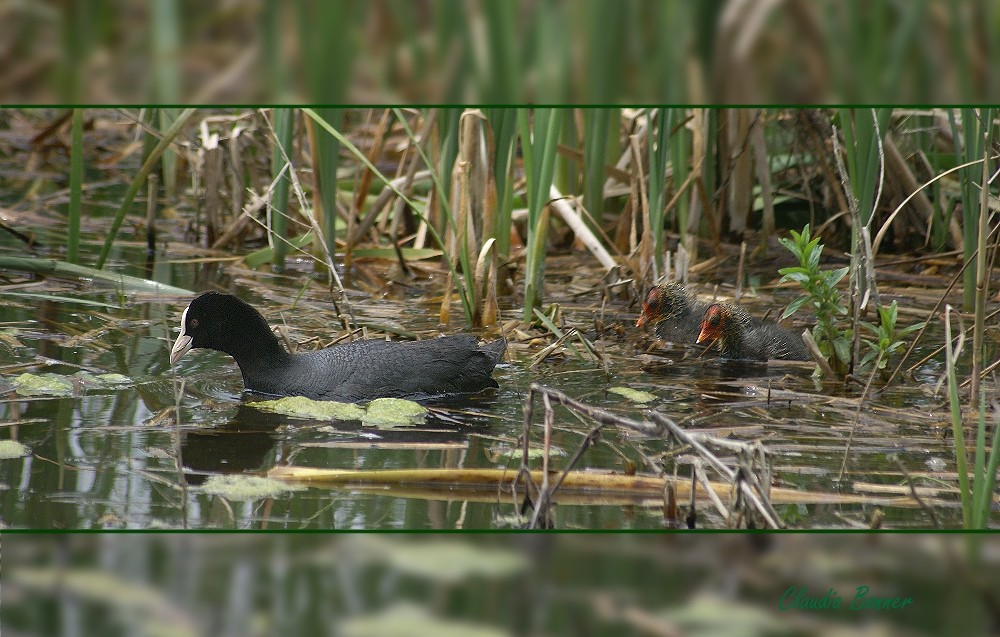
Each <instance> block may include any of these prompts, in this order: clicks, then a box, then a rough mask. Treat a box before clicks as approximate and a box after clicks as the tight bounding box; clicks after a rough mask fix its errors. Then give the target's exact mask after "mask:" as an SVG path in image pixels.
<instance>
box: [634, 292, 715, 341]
mask: <svg viewBox="0 0 1000 637" xmlns="http://www.w3.org/2000/svg"><path fill="white" fill-rule="evenodd" d="M707 309H708V303H704V302H702V301H699V300H698V299H696V298H695V297H694V296H692V295H691V294H690V293H689V292H688V291H687V290H686V289H684V286H683V285H681V284H680V283H677V282H674V281H671V282H670V283H663V284H661V285H657V286H656V287H654V288H653V289H651V290H650V291H649V294H648V295H646V301H645V303H643V304H642V314H640V315H639V320H638V321H636V323H635V326H636V327H642V326H643V325H645V324H646V323H652V324H653V329H654V331H655V332H656V335H657V336H659V337H660V338H662V339H663V340H665V341H672V342H674V343H694V342H695V341H696V340H697V339H698V335H699V334H700V333H701V319H702V317H704V316H705V310H707Z"/></svg>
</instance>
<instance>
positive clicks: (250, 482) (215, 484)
mask: <svg viewBox="0 0 1000 637" xmlns="http://www.w3.org/2000/svg"><path fill="white" fill-rule="evenodd" d="M303 488H304V487H300V486H297V485H293V484H288V483H285V482H280V481H278V480H272V479H271V478H261V477H258V476H243V475H229V476H211V477H209V478H208V480H205V484H203V485H202V487H201V490H202V491H204V492H205V493H208V494H211V495H221V496H222V497H224V498H226V499H227V500H260V499H263V498H273V497H275V496H278V495H281V494H282V493H285V492H287V491H301V490H302V489H303Z"/></svg>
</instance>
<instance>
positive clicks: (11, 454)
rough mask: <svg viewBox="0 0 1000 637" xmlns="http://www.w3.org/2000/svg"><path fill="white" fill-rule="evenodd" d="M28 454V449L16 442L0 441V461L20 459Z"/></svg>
mask: <svg viewBox="0 0 1000 637" xmlns="http://www.w3.org/2000/svg"><path fill="white" fill-rule="evenodd" d="M29 453H30V451H29V450H28V448H27V447H25V446H24V445H22V444H21V443H19V442H18V441H16V440H0V460H8V459H10V458H20V457H21V456H26V455H28V454H29Z"/></svg>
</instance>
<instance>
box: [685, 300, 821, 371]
mask: <svg viewBox="0 0 1000 637" xmlns="http://www.w3.org/2000/svg"><path fill="white" fill-rule="evenodd" d="M716 339H718V340H719V342H720V343H721V345H722V356H723V358H727V359H730V360H750V361H766V360H769V359H783V360H793V361H804V360H809V358H810V356H809V351H808V350H807V349H806V346H805V343H803V342H802V337H801V336H798V335H796V334H793V333H791V332H789V331H788V330H786V329H784V328H782V327H779V326H778V325H776V324H774V323H768V322H765V321H761V320H759V319H755V318H753V317H752V316H750V315H749V314H747V313H746V312H745V311H744V310H743V308H741V307H739V306H737V305H731V304H729V303H714V304H712V305H710V306H709V307H708V309H707V310H705V316H704V319H703V320H702V322H701V332H700V333H699V335H698V342H699V343H702V342H705V341H712V340H716Z"/></svg>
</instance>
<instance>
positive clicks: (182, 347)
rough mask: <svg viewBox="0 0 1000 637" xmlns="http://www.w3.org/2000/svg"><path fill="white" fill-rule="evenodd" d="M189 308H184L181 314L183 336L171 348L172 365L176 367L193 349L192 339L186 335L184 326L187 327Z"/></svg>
mask: <svg viewBox="0 0 1000 637" xmlns="http://www.w3.org/2000/svg"><path fill="white" fill-rule="evenodd" d="M187 315H188V308H184V313H183V314H181V334H180V336H178V337H177V340H176V341H174V346H173V347H171V348H170V364H171V365H174V364H175V363H177V361H179V360H180V359H181V358H183V357H184V355H185V354H187V353H188V350H189V349H191V341H192V339H191V337H190V336H188V335H187V334H185V333H184V326H185V325H187Z"/></svg>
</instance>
